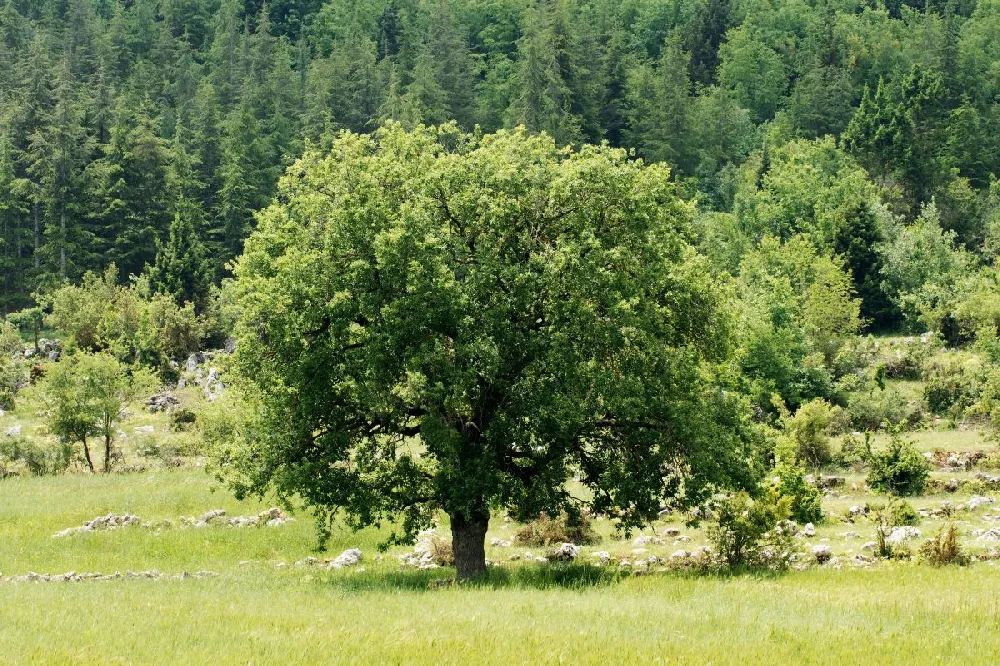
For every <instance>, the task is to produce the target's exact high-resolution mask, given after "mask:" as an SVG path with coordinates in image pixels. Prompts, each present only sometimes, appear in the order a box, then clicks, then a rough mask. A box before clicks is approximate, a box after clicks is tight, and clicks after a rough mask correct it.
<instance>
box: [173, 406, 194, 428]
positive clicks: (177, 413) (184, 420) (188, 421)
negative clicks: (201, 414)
mask: <svg viewBox="0 0 1000 666" xmlns="http://www.w3.org/2000/svg"><path fill="white" fill-rule="evenodd" d="M197 420H198V415H197V414H195V413H194V412H192V411H191V410H190V409H183V408H182V409H175V410H174V411H172V412H170V429H171V430H173V431H175V432H180V431H182V430H187V429H188V428H189V427H190V426H192V425H194V424H195V422H197Z"/></svg>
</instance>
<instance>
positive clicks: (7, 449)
mask: <svg viewBox="0 0 1000 666" xmlns="http://www.w3.org/2000/svg"><path fill="white" fill-rule="evenodd" d="M75 458H76V453H75V451H74V450H73V448H72V446H71V445H69V444H68V443H66V442H57V443H55V444H53V445H43V444H39V443H37V442H35V441H32V440H28V439H27V438H24V437H2V438H0V467H4V468H8V471H9V469H10V468H15V469H16V468H17V467H19V466H23V467H24V469H25V470H27V472H28V473H29V474H31V475H32V476H46V475H50V474H60V473H62V472H64V471H66V470H67V469H68V468H69V466H70V465H71V464H72V463H73V462H74V460H75Z"/></svg>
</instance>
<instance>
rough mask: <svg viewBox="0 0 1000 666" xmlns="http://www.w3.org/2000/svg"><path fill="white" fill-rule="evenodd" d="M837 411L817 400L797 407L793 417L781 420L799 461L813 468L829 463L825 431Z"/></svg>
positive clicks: (828, 439) (829, 455)
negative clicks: (792, 442) (794, 445)
mask: <svg viewBox="0 0 1000 666" xmlns="http://www.w3.org/2000/svg"><path fill="white" fill-rule="evenodd" d="M838 409H839V408H836V407H831V406H830V404H829V403H828V402H826V401H825V400H822V399H819V398H817V399H815V400H812V401H810V402H807V403H806V404H804V405H802V406H801V407H799V409H798V411H796V412H795V415H794V416H786V417H784V418H783V419H782V421H783V426H784V428H785V432H786V433H788V435H789V436H790V437H791V438H792V440H793V441H794V442H795V444H796V449H797V451H796V453H797V456H798V458H799V460H802V461H804V462H805V463H807V464H809V465H812V466H813V467H819V466H820V465H825V464H826V463H829V462H830V460H831V459H832V457H833V455H832V452H831V450H830V438H829V437H828V435H827V431H828V429H829V428H830V425H831V424H832V423H833V420H834V414H835V411H837V410H838Z"/></svg>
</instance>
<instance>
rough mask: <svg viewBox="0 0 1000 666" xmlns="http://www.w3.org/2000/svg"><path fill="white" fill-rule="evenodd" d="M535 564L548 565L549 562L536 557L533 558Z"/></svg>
mask: <svg viewBox="0 0 1000 666" xmlns="http://www.w3.org/2000/svg"><path fill="white" fill-rule="evenodd" d="M535 563H536V564H548V563H549V561H548V560H547V559H545V558H544V557H542V556H540V555H539V556H538V557H536V558H535Z"/></svg>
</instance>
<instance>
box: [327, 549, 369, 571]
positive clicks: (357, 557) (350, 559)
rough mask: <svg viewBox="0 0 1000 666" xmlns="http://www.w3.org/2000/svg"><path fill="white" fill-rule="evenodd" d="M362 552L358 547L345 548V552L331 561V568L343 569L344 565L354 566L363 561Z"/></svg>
mask: <svg viewBox="0 0 1000 666" xmlns="http://www.w3.org/2000/svg"><path fill="white" fill-rule="evenodd" d="M361 557H362V553H361V550H360V549H358V548H350V549H348V550H345V551H344V552H343V553H341V554H340V555H338V556H337V559H335V560H334V561H333V562H330V567H329V568H330V569H342V568H344V567H353V566H355V565H357V564H358V563H359V562H360V561H361Z"/></svg>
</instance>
